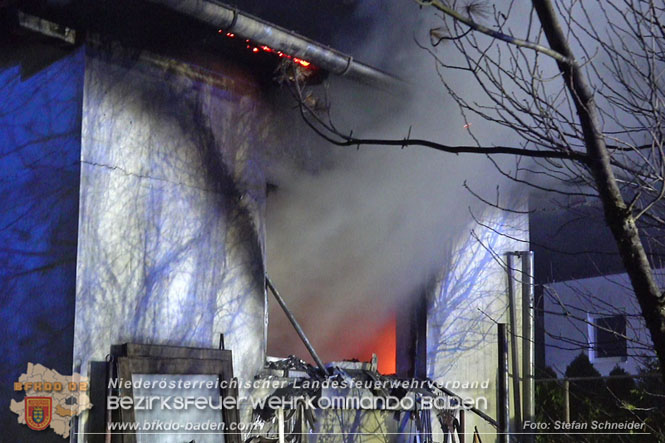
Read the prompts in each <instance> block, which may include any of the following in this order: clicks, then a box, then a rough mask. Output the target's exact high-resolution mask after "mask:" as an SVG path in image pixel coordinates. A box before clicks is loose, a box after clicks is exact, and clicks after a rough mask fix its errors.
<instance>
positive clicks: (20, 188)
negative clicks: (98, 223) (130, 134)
mask: <svg viewBox="0 0 665 443" xmlns="http://www.w3.org/2000/svg"><path fill="white" fill-rule="evenodd" d="M2 54H3V55H2V56H0V306H1V308H0V309H1V310H0V356H1V359H2V364H1V365H0V429H1V430H2V437H0V440H3V441H5V438H9V439H8V440H6V441H22V442H27V441H40V442H42V441H59V442H62V441H63V439H62V438H61V437H60V436H58V435H56V434H55V433H54V432H52V431H51V430H47V431H44V432H42V433H40V434H39V436H38V440H37V438H36V435H35V432H34V431H31V430H29V429H28V428H27V427H26V426H25V425H19V424H18V423H17V420H16V415H15V414H13V413H12V412H11V411H10V410H9V402H10V399H11V398H14V399H16V400H19V401H20V400H21V399H22V398H23V394H22V393H14V392H13V382H14V381H16V380H17V379H18V377H19V376H20V374H21V373H23V372H25V370H26V365H27V363H28V362H34V363H41V364H43V365H45V366H47V367H49V368H53V369H55V370H57V371H59V372H60V373H62V374H67V375H68V374H71V372H72V355H73V353H72V352H73V351H72V347H73V335H74V299H75V284H76V248H77V230H78V204H79V182H80V149H81V104H82V100H83V74H84V57H83V51H82V50H80V49H78V50H74V51H73V52H69V53H63V52H62V51H61V50H58V49H56V48H51V47H48V46H42V45H38V44H25V45H22V46H19V47H13V48H11V49H7V48H3V49H2ZM12 56H13V57H14V60H15V61H14V62H12V61H10V60H9V58H10V57H12ZM21 58H24V59H25V60H29V61H30V64H31V66H30V67H29V69H30V72H29V74H28V73H26V69H27V67H26V65H25V64H22V63H21Z"/></svg>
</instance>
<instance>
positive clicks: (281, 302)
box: [266, 275, 328, 374]
mask: <svg viewBox="0 0 665 443" xmlns="http://www.w3.org/2000/svg"><path fill="white" fill-rule="evenodd" d="M266 284H267V285H268V288H269V289H270V291H271V292H272V294H273V295H274V296H275V298H276V299H277V303H279V305H280V306H281V307H282V310H283V311H284V314H286V317H287V318H288V319H289V321H290V322H291V324H292V325H293V327H294V329H295V330H296V332H297V333H298V336H300V339H301V340H302V342H303V343H304V344H305V347H306V348H307V350H308V351H309V354H310V355H311V356H312V358H313V359H314V361H315V362H316V364H317V366H318V367H319V368H320V369H321V370H322V371H323V373H324V374H328V369H327V368H326V366H325V365H324V364H323V361H321V358H319V355H318V354H317V353H316V351H315V350H314V347H313V346H312V344H311V343H310V342H309V340H308V339H307V336H306V335H305V331H303V329H302V328H301V327H300V324H298V320H296V318H295V317H294V316H293V314H292V313H291V311H289V308H288V307H287V306H286V303H285V302H284V299H283V298H282V297H281V296H280V295H279V292H277V289H275V286H273V284H272V282H271V281H270V278H268V276H267V275H266Z"/></svg>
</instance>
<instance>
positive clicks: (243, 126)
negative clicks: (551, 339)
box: [0, 0, 528, 441]
mask: <svg viewBox="0 0 665 443" xmlns="http://www.w3.org/2000/svg"><path fill="white" fill-rule="evenodd" d="M2 19H3V23H4V24H5V25H4V26H3V28H2V33H3V35H2V38H3V39H4V44H3V46H4V50H3V58H4V60H3V64H2V68H1V71H0V88H2V90H3V97H4V99H3V101H2V104H0V122H1V124H2V128H3V129H2V135H0V137H1V139H2V160H0V161H2V163H3V169H4V170H5V171H7V172H6V174H5V177H6V180H4V181H3V185H2V186H3V191H4V192H3V197H2V202H3V207H4V208H5V210H4V211H3V215H2V225H3V227H4V228H3V231H2V236H3V243H4V244H5V245H6V249H5V250H4V251H3V252H2V255H1V257H2V260H3V263H4V266H3V279H2V281H3V285H4V291H3V292H4V295H3V297H5V302H4V305H3V311H2V319H3V321H2V325H3V326H2V328H3V333H2V335H3V337H9V338H11V339H9V340H4V341H3V345H2V346H3V355H5V356H7V358H6V360H5V361H6V364H4V365H3V368H2V381H3V383H2V388H1V389H2V396H3V398H14V397H13V395H14V392H13V391H12V386H14V385H13V383H14V382H16V381H17V380H18V379H19V378H20V374H21V373H22V372H24V371H25V368H26V366H27V365H28V364H29V363H32V362H35V363H37V362H38V363H40V364H41V365H44V366H45V367H48V368H52V369H53V370H56V371H58V372H59V373H60V374H69V373H72V372H75V373H78V374H80V375H81V376H82V377H87V378H89V379H90V383H91V388H90V392H89V395H90V400H91V401H92V404H93V409H91V410H90V411H88V412H85V413H83V414H81V415H80V417H77V418H74V419H73V420H72V423H71V438H72V441H101V440H103V439H105V438H111V435H110V434H112V432H111V431H110V430H109V429H108V427H106V423H108V421H109V420H115V419H118V417H119V419H120V420H124V421H127V420H128V418H127V417H128V416H126V415H125V416H123V415H122V414H120V415H119V416H117V415H114V414H115V413H111V412H109V411H108V409H109V403H108V402H107V399H108V397H109V396H113V395H114V394H118V393H123V392H124V391H123V389H124V388H122V387H121V386H120V387H118V386H116V385H113V383H109V380H112V379H114V380H115V379H119V378H120V376H121V375H123V376H125V379H131V378H132V377H133V376H134V377H136V375H137V374H142V375H152V376H155V375H156V374H157V375H159V374H162V375H165V376H166V375H169V376H173V375H178V374H180V375H182V374H188V375H201V376H206V375H207V376H210V375H215V376H216V375H220V374H223V375H224V379H225V380H230V379H231V376H233V377H235V378H237V379H238V380H239V381H241V382H242V381H248V380H249V381H252V380H273V381H279V382H283V385H281V387H280V388H278V389H282V390H281V391H279V390H274V389H267V390H266V391H265V392H262V391H261V389H264V388H263V387H258V388H256V387H254V385H252V384H249V385H245V384H242V383H240V384H239V385H236V389H237V391H233V388H229V387H227V388H225V389H226V390H225V391H224V393H225V395H228V396H236V397H238V396H240V397H241V396H243V395H250V394H251V395H259V394H258V393H260V392H262V393H261V395H263V396H270V395H272V396H275V395H277V394H279V395H281V397H282V398H284V397H287V398H293V397H297V396H298V395H299V394H302V392H303V389H304V390H305V392H306V393H310V394H311V393H312V389H311V388H306V387H302V386H303V383H302V382H303V381H304V380H312V381H317V382H326V381H330V380H333V381H336V382H339V383H342V382H345V383H346V384H342V385H337V386H336V387H333V388H320V387H319V388H315V389H313V391H315V392H314V393H315V396H317V398H325V397H326V396H332V394H333V393H336V392H337V393H341V394H340V395H342V397H347V398H351V394H352V392H351V391H350V389H352V388H353V386H354V384H353V383H354V381H359V382H361V385H359V387H358V389H357V390H358V392H356V393H355V394H357V395H360V396H361V397H363V396H364V398H368V399H369V398H372V399H376V398H384V399H385V398H388V397H395V398H397V399H398V400H401V399H405V398H409V399H411V402H412V403H413V404H416V405H417V404H420V403H419V402H421V401H425V400H424V399H427V398H440V399H449V398H453V397H455V394H459V395H460V396H461V395H464V394H468V395H469V396H472V397H473V396H475V397H484V398H486V402H484V403H482V405H481V407H476V406H469V407H468V408H467V409H466V411H467V413H466V414H464V413H462V414H461V415H460V409H459V408H458V406H459V403H455V402H456V401H458V400H454V401H453V402H452V403H451V402H448V403H447V404H446V406H441V407H437V408H435V409H436V413H434V414H433V415H430V413H429V411H427V412H423V411H426V410H425V409H420V408H419V407H418V406H413V405H412V406H411V407H410V408H409V407H408V406H404V405H401V406H398V407H395V408H392V409H391V408H389V407H386V405H385V404H382V405H381V406H377V405H376V404H373V405H372V406H368V407H358V405H355V404H352V407H339V408H333V411H334V412H331V413H329V414H322V413H317V414H318V415H317V414H314V413H313V412H312V411H309V410H308V409H307V408H306V407H304V406H302V405H296V406H295V407H293V408H291V409H289V410H286V408H279V407H277V408H268V409H260V410H259V409H256V408H248V407H238V408H236V409H237V410H236V411H235V412H236V413H237V414H238V415H233V416H224V419H225V420H227V421H233V420H250V418H253V416H252V414H258V417H259V418H260V419H261V420H263V421H265V422H270V423H272V424H273V425H274V428H270V429H271V430H270V431H265V432H263V433H261V432H258V433H253V432H250V431H244V432H236V433H229V432H227V433H226V434H225V435H226V438H227V439H229V440H234V441H238V440H239V439H241V438H242V439H256V441H265V439H266V438H268V439H270V438H273V439H277V440H279V441H284V439H285V438H286V437H285V434H287V435H288V438H289V439H290V440H291V441H297V440H298V439H301V438H311V439H317V438H318V439H321V440H322V441H327V440H331V441H332V440H335V441H337V440H346V439H348V438H358V439H362V441H365V440H366V439H367V438H370V437H371V438H372V439H376V440H377V441H387V440H394V439H398V438H404V437H403V436H404V435H409V436H410V435H417V436H419V438H423V439H425V440H426V441H431V439H432V438H434V441H443V438H448V435H449V434H455V435H456V437H454V438H457V439H460V438H464V435H465V432H466V438H467V439H469V440H470V439H471V438H472V437H471V434H472V432H473V430H474V428H476V429H478V430H479V431H478V435H482V436H483V437H482V439H483V441H487V440H491V439H492V438H494V437H493V436H492V434H493V433H495V432H496V429H495V428H496V426H497V420H496V417H497V415H498V411H499V410H500V408H501V406H500V404H499V402H498V401H497V399H498V398H499V397H501V395H504V394H505V393H499V392H498V391H497V386H498V385H499V384H498V382H499V379H500V377H499V376H498V375H497V361H498V360H500V356H501V355H500V353H499V348H498V347H497V339H496V323H497V322H499V323H508V322H511V323H512V324H514V325H521V324H522V320H521V318H522V315H521V312H522V305H521V301H520V296H519V294H518V293H519V290H516V291H515V292H514V294H513V298H512V300H513V303H512V304H510V303H509V298H508V297H506V293H507V288H508V287H509V286H510V282H511V281H512V280H511V279H510V278H509V276H508V275H507V274H506V273H505V272H503V267H502V266H500V264H498V263H497V262H496V251H499V254H503V253H504V252H506V251H515V250H517V249H519V248H521V247H522V244H523V242H524V241H525V239H527V238H528V227H527V223H526V218H525V217H523V216H521V215H515V214H505V213H499V214H496V213H495V212H493V211H491V210H488V211H487V213H486V214H484V215H483V216H482V220H484V223H486V226H485V228H483V229H479V230H477V232H475V233H474V236H471V237H469V235H468V229H461V230H459V233H458V235H456V236H454V237H453V238H452V240H451V241H450V243H449V247H448V248H447V249H446V250H445V251H444V252H445V253H444V254H443V255H445V256H446V257H445V260H444V262H445V263H443V264H439V265H437V267H435V268H436V269H435V270H436V272H429V271H431V269H428V272H426V273H425V275H417V276H416V277H415V278H414V279H415V280H417V281H419V286H418V287H417V288H415V289H414V290H413V291H412V292H411V297H410V300H409V301H408V302H404V303H403V305H402V306H400V307H399V308H395V309H393V310H392V312H393V315H394V317H389V321H387V322H384V324H385V325H386V326H385V328H384V330H383V332H376V333H373V335H374V336H376V337H377V340H376V343H380V344H381V346H376V345H375V344H371V345H370V346H368V347H367V349H365V350H360V351H359V352H358V354H357V355H348V357H362V358H366V357H367V358H368V359H369V357H370V356H371V354H372V353H376V352H377V351H380V349H379V347H385V349H386V350H387V351H386V352H385V353H384V355H387V356H389V357H388V358H386V359H384V357H383V355H382V356H381V360H380V361H379V362H378V367H377V362H376V361H374V362H367V363H363V362H341V361H338V362H337V363H330V364H325V363H324V362H323V361H322V360H321V359H320V358H314V356H315V352H311V354H312V359H310V360H309V361H310V363H312V364H315V365H310V364H307V363H305V362H304V361H301V360H299V359H297V358H284V357H287V356H286V355H280V356H279V357H283V358H269V357H270V355H269V352H268V342H269V339H268V335H267V334H268V303H269V300H270V299H271V295H270V291H269V290H268V289H269V288H268V287H267V286H266V281H267V280H266V205H267V201H268V196H267V195H268V189H269V179H268V178H266V172H265V171H266V163H268V162H269V161H270V156H269V155H266V154H269V153H270V152H272V151H275V150H280V149H283V147H282V146H281V145H282V144H288V143H298V142H299V141H295V142H294V141H293V139H292V137H293V136H294V134H293V132H297V131H296V130H295V129H294V130H293V131H291V129H292V128H288V127H287V128H286V129H285V121H287V122H288V121H289V120H288V119H285V118H284V116H283V115H282V114H285V113H286V112H288V111H289V105H287V104H285V102H283V101H281V100H279V99H277V98H275V94H274V93H273V90H274V88H276V86H275V77H276V76H277V77H279V76H280V75H285V74H284V71H280V70H276V68H278V67H279V66H285V65H286V66H289V69H290V70H289V71H288V72H291V73H296V74H293V75H299V76H303V77H304V78H305V80H306V81H307V82H320V81H321V80H322V79H323V78H325V77H327V76H342V77H345V78H348V79H350V80H351V81H353V82H357V83H358V84H363V85H367V84H370V85H371V87H373V88H378V90H380V89H381V88H384V89H385V88H387V87H391V85H393V84H394V83H395V82H396V80H395V79H394V78H393V77H391V76H390V75H388V74H386V73H384V72H382V71H381V70H378V69H375V68H373V67H371V66H369V65H367V64H364V63H360V62H358V61H357V60H355V59H354V58H353V57H351V56H348V55H345V54H343V53H341V52H338V51H336V50H334V49H331V48H329V47H327V46H325V45H322V44H320V43H317V42H315V41H312V40H310V39H307V38H304V37H301V36H299V35H298V34H296V33H294V32H291V31H287V30H285V29H283V28H280V27H278V26H276V25H273V24H271V23H269V22H266V21H264V20H261V19H258V18H256V17H254V16H252V15H250V14H247V13H244V12H242V11H241V10H239V9H238V8H234V7H229V6H226V5H223V4H219V3H217V2H211V1H197V0H191V1H168V0H163V1H162V0H160V1H146V2H118V3H117V4H114V5H113V6H112V7H111V6H109V5H102V4H98V5H86V6H81V5H79V4H78V3H77V2H56V1H53V2H49V1H47V2H27V3H26V5H21V6H20V7H15V6H9V7H4V8H3V9H2ZM287 75H288V74H287ZM282 80H284V79H282ZM288 80H289V79H286V81H288ZM287 135H288V136H289V137H291V138H288V137H287ZM277 192H279V191H277ZM497 231H500V232H501V233H502V234H508V235H499V234H497ZM322 253H325V251H323V252H322ZM436 254H441V251H437V252H436ZM520 257H522V256H520ZM519 266H520V265H519V264H518V262H517V261H515V262H514V268H515V269H517V268H519ZM526 287H527V286H525V288H526ZM272 292H277V291H272ZM287 299H288V297H287ZM286 304H289V303H288V302H287V303H286ZM289 305H290V307H291V308H293V310H294V311H295V312H296V315H295V316H294V318H298V319H300V320H303V316H302V312H303V310H307V309H311V308H308V306H307V305H304V304H299V303H296V304H295V306H293V305H291V304H289ZM274 306H277V305H274ZM511 308H512V309H511ZM285 311H286V312H287V314H288V313H289V310H288V309H285ZM377 311H378V308H377ZM511 314H512V315H511ZM312 317H314V316H312ZM392 318H395V319H396V320H392ZM316 321H317V320H316V319H315V318H314V319H307V318H305V319H304V324H305V326H306V327H305V328H304V329H306V330H307V331H308V332H309V331H311V330H312V329H313V327H312V325H313V323H315V322H316ZM316 335H317V334H316V333H315V336H316ZM517 337H521V333H517V331H516V330H515V329H513V335H512V342H513V343H516V342H518V343H519V346H518V345H514V346H515V347H514V348H513V355H514V356H515V357H514V359H513V360H512V362H511V363H510V364H511V365H516V364H518V362H520V358H521V357H520V356H521V355H522V352H523V351H522V344H523V343H522V342H521V341H520V340H518V339H517ZM303 338H304V335H303ZM313 341H314V343H316V341H317V340H313ZM309 347H310V348H312V349H310V351H313V349H314V348H315V347H316V346H314V347H312V346H309ZM518 348H519V349H518ZM525 349H527V348H525ZM393 352H394V355H395V356H394V360H393V359H392V358H391V357H390V354H391V353H393ZM361 354H362V355H361ZM302 357H303V358H308V359H309V358H310V357H309V355H306V354H304V355H302ZM151 359H152V360H151ZM335 360H338V359H335ZM391 360H392V361H391ZM148 361H150V362H148ZM383 365H385V366H383ZM520 365H521V363H520ZM201 368H207V369H205V370H202V369H201ZM379 369H381V371H379ZM199 370H201V371H203V372H201V373H199V372H196V371H199ZM379 372H382V373H383V374H382V375H381V374H379ZM394 372H396V373H397V375H398V376H400V377H401V379H417V380H423V381H426V380H430V383H429V384H425V385H414V386H411V385H409V386H407V387H404V386H401V385H399V383H398V382H397V381H396V380H399V379H398V378H397V377H388V376H386V375H387V374H390V373H394ZM364 382H369V383H370V385H369V387H366V386H364V385H362V383H364ZM298 383H300V387H299V386H298ZM371 383H376V384H375V385H372V384H371ZM391 383H393V384H392V385H391ZM109 386H110V387H109ZM386 386H388V387H390V389H388V390H386V389H387V388H386ZM391 386H392V387H391ZM518 386H519V383H518V384H517V385H514V387H515V388H516V389H517V390H518V391H519V387H518ZM114 389H117V390H118V391H117V392H116V391H114ZM132 389H134V391H131V390H130V391H128V392H129V394H127V392H124V393H125V394H127V395H136V396H138V395H140V394H139V392H138V390H139V389H140V387H139V388H136V387H134V388H132ZM275 392H277V394H276V393H275ZM504 397H505V395H504ZM516 398H517V397H516ZM72 401H74V402H75V399H74V400H72ZM100 402H101V403H100ZM105 406H106V407H105ZM63 407H64V406H63ZM525 408H526V406H525ZM389 410H390V411H391V412H390V413H389V412H388V411H389ZM285 411H286V412H285ZM525 411H526V409H525ZM504 412H505V411H504ZM15 414H16V412H15V411H13V410H12V411H9V410H3V413H2V427H3V429H5V430H8V433H10V434H11V435H15V436H16V441H32V438H33V437H34V434H33V433H32V431H30V430H29V429H27V428H25V427H24V426H22V425H21V424H19V423H17V419H16V415H15ZM511 414H512V416H513V417H519V416H520V412H519V410H518V408H514V410H513V411H512V412H511ZM525 414H526V412H525ZM74 415H75V414H74ZM131 417H132V418H133V419H134V420H137V419H138V415H136V416H134V415H132V416H131ZM145 417H147V416H145ZM150 417H152V416H150ZM160 417H161V416H160ZM432 417H434V418H432ZM493 417H494V418H493ZM70 418H71V417H70ZM146 419H147V418H146ZM504 419H505V417H504ZM63 432H64V431H63ZM139 434H140V433H139ZM137 435H138V434H137ZM188 435H189V434H188ZM218 435H219V434H218ZM433 435H434V437H432V436H433ZM43 436H44V439H51V440H52V441H61V438H62V436H61V435H56V434H49V435H46V434H43ZM116 437H117V438H120V439H126V440H122V441H143V440H141V438H143V439H144V440H145V439H146V438H147V437H139V438H138V439H136V437H137V436H136V435H131V436H125V437H123V436H122V435H118V436H113V438H116ZM361 437H362V438H361ZM40 438H41V435H40ZM155 438H157V440H150V441H181V440H169V439H168V438H178V437H166V436H164V435H161V436H158V437H155ZM188 438H189V437H188ZM205 438H208V437H201V436H200V437H197V438H196V441H199V440H200V441H207V440H205ZM135 439H136V440H135ZM160 439H161V440H160ZM294 439H295V440H294ZM146 441H148V440H146ZM188 441H189V440H188Z"/></svg>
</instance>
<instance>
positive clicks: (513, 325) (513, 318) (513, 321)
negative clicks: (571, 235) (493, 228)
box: [508, 252, 522, 432]
mask: <svg viewBox="0 0 665 443" xmlns="http://www.w3.org/2000/svg"><path fill="white" fill-rule="evenodd" d="M518 254H519V253H515V252H510V253H508V299H509V300H508V305H509V306H508V309H509V314H510V354H511V357H512V359H511V361H512V372H513V401H514V406H515V431H516V432H520V429H521V428H522V410H521V402H520V400H521V399H520V364H519V355H518V354H517V349H518V346H517V304H516V302H517V296H516V295H515V289H516V288H515V282H516V281H517V279H516V278H515V260H514V259H515V256H516V255H518Z"/></svg>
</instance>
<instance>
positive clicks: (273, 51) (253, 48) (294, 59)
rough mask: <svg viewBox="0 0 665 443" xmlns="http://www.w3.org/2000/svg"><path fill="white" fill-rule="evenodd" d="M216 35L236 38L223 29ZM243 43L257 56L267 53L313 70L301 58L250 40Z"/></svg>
mask: <svg viewBox="0 0 665 443" xmlns="http://www.w3.org/2000/svg"><path fill="white" fill-rule="evenodd" d="M217 33H218V34H221V35H224V36H226V37H227V38H236V35H235V34H234V33H232V32H226V33H225V32H224V30H223V29H218V30H217ZM245 43H247V49H249V50H250V51H252V52H253V53H254V54H258V53H259V52H261V51H263V52H267V53H270V54H276V55H277V56H278V57H280V58H286V59H288V60H291V61H292V62H293V63H296V64H298V65H300V66H302V67H303V68H308V69H311V68H313V66H312V63H311V62H308V61H307V60H303V59H301V58H298V57H294V56H292V55H289V54H286V53H284V52H282V51H278V50H276V49H273V48H271V47H270V46H268V45H255V44H254V43H253V42H252V41H251V40H250V39H246V40H245Z"/></svg>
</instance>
